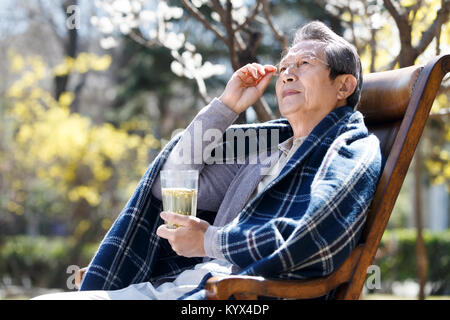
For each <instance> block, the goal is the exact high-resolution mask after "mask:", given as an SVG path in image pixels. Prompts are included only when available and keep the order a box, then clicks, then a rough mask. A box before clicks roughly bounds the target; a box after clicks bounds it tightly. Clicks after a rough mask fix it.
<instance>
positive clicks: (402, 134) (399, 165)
mask: <svg viewBox="0 0 450 320" xmlns="http://www.w3.org/2000/svg"><path fill="white" fill-rule="evenodd" d="M449 71H450V55H442V56H440V57H436V58H435V59H434V60H432V61H431V62H429V63H428V64H426V65H425V66H411V67H407V68H401V69H397V70H391V71H385V72H376V73H371V74H367V75H365V77H364V84H363V88H362V95H361V101H360V104H359V106H358V110H359V111H361V112H362V113H363V114H364V116H365V122H366V125H367V127H368V128H369V130H370V131H371V132H372V133H374V134H375V135H376V136H377V137H378V138H379V140H380V142H381V148H382V152H383V155H384V156H385V159H386V164H385V166H384V170H383V172H382V176H381V178H380V181H379V183H378V187H377V190H376V193H375V195H374V198H373V200H372V204H371V206H370V210H369V213H368V217H367V221H366V226H365V228H364V231H363V234H362V237H361V239H360V243H359V245H358V246H357V247H356V248H355V249H354V250H353V252H352V253H351V254H350V256H349V257H348V258H347V259H346V261H345V262H344V263H343V264H342V265H341V266H340V267H339V268H338V269H337V270H336V271H334V272H333V273H332V274H330V275H328V276H326V277H324V278H318V279H311V280H272V279H264V278H262V277H252V276H239V275H235V276H226V277H212V278H211V279H209V280H208V282H207V284H206V289H207V298H208V299H211V300H221V299H228V298H230V297H231V296H234V297H235V298H236V299H257V297H258V296H265V297H275V298H286V299H310V298H316V297H321V296H323V295H325V294H327V293H328V292H330V291H331V290H333V289H336V290H337V291H336V294H335V298H336V299H359V297H360V295H361V291H362V288H363V285H364V282H365V279H366V275H367V268H368V267H369V266H370V265H371V263H372V260H373V258H374V256H375V253H376V251H377V248H378V245H379V243H380V240H381V237H382V235H383V233H384V230H385V228H386V225H387V223H388V220H389V217H390V215H391V212H392V209H393V207H394V204H395V201H396V199H397V196H398V193H399V192H400V188H401V186H402V184H403V180H404V179H405V176H406V172H407V171H408V168H409V165H410V162H411V159H412V157H413V155H414V151H415V149H416V146H417V144H418V142H419V139H420V137H421V135H422V132H423V129H424V126H425V123H426V120H427V118H428V115H429V113H430V109H431V106H432V104H433V101H434V98H435V96H436V93H437V90H438V89H439V87H440V84H441V81H442V79H443V77H444V76H445V74H446V73H447V72H449ZM85 270H86V268H84V269H81V270H80V271H79V272H78V273H77V274H76V279H75V282H76V284H77V285H78V286H79V285H80V283H81V279H82V276H83V273H84V272H85Z"/></svg>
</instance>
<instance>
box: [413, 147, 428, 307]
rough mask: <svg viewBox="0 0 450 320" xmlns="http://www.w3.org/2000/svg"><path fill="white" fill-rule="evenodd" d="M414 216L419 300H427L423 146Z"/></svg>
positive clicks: (416, 168) (418, 153)
mask: <svg viewBox="0 0 450 320" xmlns="http://www.w3.org/2000/svg"><path fill="white" fill-rule="evenodd" d="M414 175H415V177H414V178H415V179H414V198H415V199H414V215H415V220H416V228H417V239H416V257H417V278H418V280H419V294H418V299H419V300H424V299H425V284H426V283H427V269H428V262H427V251H426V247H425V243H424V240H423V236H422V229H423V221H422V151H421V144H420V143H419V145H418V146H417V150H416V159H415V165H414Z"/></svg>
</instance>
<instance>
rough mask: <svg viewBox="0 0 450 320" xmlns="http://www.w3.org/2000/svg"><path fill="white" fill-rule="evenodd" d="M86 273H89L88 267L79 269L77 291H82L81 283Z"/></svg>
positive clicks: (76, 273) (76, 277)
mask: <svg viewBox="0 0 450 320" xmlns="http://www.w3.org/2000/svg"><path fill="white" fill-rule="evenodd" d="M86 271H87V267H85V268H81V269H78V270H77V271H76V272H75V286H76V287H77V289H80V287H81V281H82V280H83V275H84V273H85V272H86Z"/></svg>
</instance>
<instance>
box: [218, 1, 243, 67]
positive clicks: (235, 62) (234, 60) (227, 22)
mask: <svg viewBox="0 0 450 320" xmlns="http://www.w3.org/2000/svg"><path fill="white" fill-rule="evenodd" d="M232 10H233V5H232V4H231V1H230V0H228V1H227V7H226V13H225V15H224V18H225V19H223V20H222V23H223V25H224V26H225V29H226V30H227V35H228V49H229V50H230V60H231V64H232V66H233V69H234V70H237V69H239V68H240V67H241V66H240V65H239V59H238V56H237V52H236V48H235V47H234V44H235V37H234V31H233V17H232V15H231V11H232Z"/></svg>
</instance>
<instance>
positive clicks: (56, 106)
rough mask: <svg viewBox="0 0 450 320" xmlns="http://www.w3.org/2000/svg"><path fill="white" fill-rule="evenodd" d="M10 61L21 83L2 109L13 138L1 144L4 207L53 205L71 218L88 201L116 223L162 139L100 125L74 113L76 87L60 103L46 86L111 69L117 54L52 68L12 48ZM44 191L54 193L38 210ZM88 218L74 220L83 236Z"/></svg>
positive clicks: (20, 210) (22, 210) (4, 130)
mask: <svg viewBox="0 0 450 320" xmlns="http://www.w3.org/2000/svg"><path fill="white" fill-rule="evenodd" d="M9 63H10V65H9V66H10V70H11V71H12V72H15V73H16V74H17V81H15V82H14V83H13V84H12V85H11V86H10V87H9V89H8V91H7V92H6V99H5V103H4V106H5V107H4V108H3V110H2V112H0V121H1V122H0V124H4V125H1V126H0V134H2V136H3V137H6V138H7V139H6V140H5V141H6V142H4V143H3V144H0V181H2V182H3V184H4V185H3V187H2V188H3V190H7V192H6V193H4V194H3V196H2V197H0V211H3V212H8V213H10V214H18V215H22V214H27V212H31V211H34V212H36V211H38V213H39V214H46V213H47V212H44V211H45V210H46V208H49V210H53V211H58V212H54V214H60V215H64V214H69V213H71V214H72V213H73V212H76V210H77V209H76V208H77V204H79V203H80V202H84V203H85V204H87V206H88V208H90V209H89V212H88V214H93V213H99V214H103V218H102V219H103V220H101V221H102V222H101V225H102V226H103V227H107V226H109V225H111V218H112V217H114V216H115V215H117V214H118V210H120V208H121V207H122V206H123V205H124V201H125V200H126V199H127V198H128V197H129V196H130V195H131V192H132V190H133V189H134V188H135V187H136V186H137V183H138V181H139V179H140V178H141V176H142V175H143V173H144V172H145V170H146V168H147V166H148V164H149V160H150V159H148V154H149V150H150V149H154V148H159V147H160V143H159V141H158V140H156V139H155V138H154V137H153V135H151V134H150V133H148V132H145V131H141V132H140V134H139V135H138V134H136V133H130V132H131V130H133V129H136V125H135V124H134V125H133V123H127V124H124V126H123V127H120V128H116V127H114V126H113V125H111V124H109V123H103V124H94V123H93V122H92V121H91V119H90V118H89V117H87V116H84V115H82V114H78V113H73V112H71V111H70V109H69V106H70V104H71V103H72V101H73V100H74V98H75V96H74V94H73V93H72V92H64V93H63V94H61V95H60V97H59V100H58V101H57V100H55V99H54V98H53V96H52V95H51V94H50V93H49V92H48V91H47V90H45V89H44V88H43V87H42V86H41V83H40V82H41V80H44V79H45V78H46V77H49V76H51V77H53V76H55V75H63V74H67V73H68V72H79V73H83V72H87V71H89V70H93V71H102V70H105V69H107V68H108V67H109V65H110V63H111V57H109V56H102V57H98V56H96V55H93V54H90V53H81V54H80V55H79V56H78V57H77V58H76V59H72V58H66V59H65V60H64V61H63V62H62V63H61V64H59V65H57V66H56V67H54V68H49V67H48V66H47V65H46V64H45V63H44V62H43V60H42V59H41V58H40V57H38V56H33V57H31V58H30V57H27V58H25V57H23V56H21V55H20V54H18V53H13V52H11V53H10V56H9ZM147 130H148V126H147ZM134 132H135V131H134ZM42 193H43V194H49V196H48V199H47V200H45V201H44V202H45V205H43V206H41V207H36V205H37V203H40V202H39V201H41V200H39V201H38V200H36V199H37V197H38V196H37V195H40V194H42ZM39 197H40V196H39ZM41 198H42V197H41ZM44 198H45V196H44ZM33 199H34V200H33ZM33 201H34V202H33ZM112 202H114V204H113V203H112ZM40 211H42V212H40ZM83 221H84V220H80V221H78V222H76V223H75V221H74V223H75V224H76V225H74V226H73V227H74V230H75V231H76V233H80V232H81V231H83V230H85V229H86V228H87V224H86V221H84V222H83Z"/></svg>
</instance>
